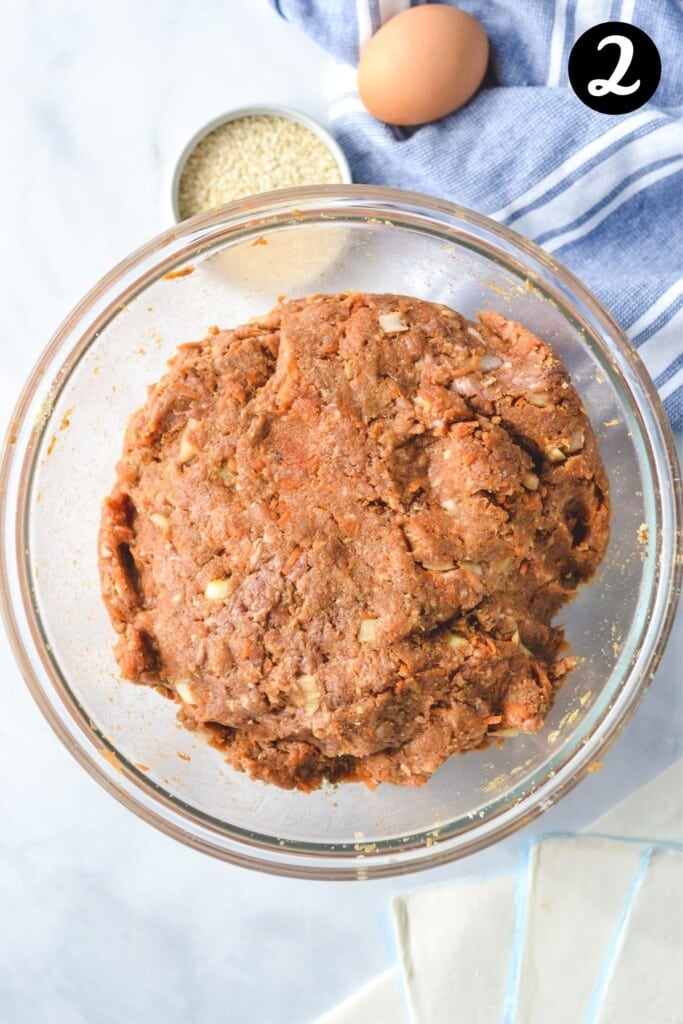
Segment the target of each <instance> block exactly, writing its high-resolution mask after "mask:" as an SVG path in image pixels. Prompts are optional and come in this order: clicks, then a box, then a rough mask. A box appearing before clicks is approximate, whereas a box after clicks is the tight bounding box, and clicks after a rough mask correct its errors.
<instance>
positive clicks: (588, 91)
mask: <svg viewBox="0 0 683 1024" xmlns="http://www.w3.org/2000/svg"><path fill="white" fill-rule="evenodd" d="M567 70H568V72H569V81H570V83H571V87H572V89H573V90H574V92H575V93H576V95H577V96H578V97H579V99H580V100H581V102H582V103H585V104H586V106H587V107H590V108H591V109H592V110H597V111H598V112H599V113H600V114H630V113H631V111H632V110H637V109H638V107H642V106H643V104H644V103H647V101H648V100H649V99H650V97H651V96H652V95H653V94H654V91H655V89H656V88H657V86H658V85H659V79H660V78H661V74H662V61H661V59H660V56H659V51H658V49H657V47H656V46H655V44H654V43H653V42H652V40H651V39H650V37H649V35H648V34H647V33H646V32H643V30H642V29H640V28H636V26H635V25H629V24H628V22H626V21H604V22H602V24H601V25H594V26H593V28H589V29H588V31H587V32H584V33H583V35H582V36H579V38H578V39H577V40H576V42H575V43H574V45H573V47H572V52H571V53H570V54H569V66H568V69H567Z"/></svg>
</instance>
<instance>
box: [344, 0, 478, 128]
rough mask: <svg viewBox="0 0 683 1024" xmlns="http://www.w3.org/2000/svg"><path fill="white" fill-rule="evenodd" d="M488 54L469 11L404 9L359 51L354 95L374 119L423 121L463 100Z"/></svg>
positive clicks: (404, 122) (433, 6) (473, 89)
mask: <svg viewBox="0 0 683 1024" xmlns="http://www.w3.org/2000/svg"><path fill="white" fill-rule="evenodd" d="M488 56H489V44H488V39H487V38H486V33H485V31H484V29H483V28H482V26H481V24H480V23H479V22H478V21H477V19H476V18H473V17H472V15H471V14H466V13H465V11H459V10H457V9H456V8H455V7H449V6H448V5H447V4H425V5H424V6H421V7H410V8H408V10H405V11H402V12H401V13H400V14H397V15H395V16H394V17H393V18H390V19H389V21H387V22H385V24H384V25H382V27H381V28H380V29H379V31H378V32H376V33H375V35H374V36H373V37H372V39H371V40H370V42H369V43H368V44H367V46H366V48H365V50H364V51H363V54H362V56H361V59H360V63H359V65H358V91H359V93H360V98H361V100H362V101H363V103H364V104H365V106H366V107H367V109H368V110H369V111H370V113H371V114H374V116H375V117H377V118H379V119H380V121H386V122H387V123H388V124H397V125H415V124H425V123H426V122H427V121H434V120H436V118H438V117H444V116H445V115H446V114H450V113H452V112H453V111H454V110H457V109H458V107H461V106H462V105H463V104H464V103H467V101H468V99H470V97H471V96H472V95H473V94H474V93H475V92H476V91H477V89H478V88H479V86H480V85H481V81H482V79H483V77H484V73H485V71H486V64H487V62H488Z"/></svg>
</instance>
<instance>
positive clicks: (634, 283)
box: [269, 0, 683, 429]
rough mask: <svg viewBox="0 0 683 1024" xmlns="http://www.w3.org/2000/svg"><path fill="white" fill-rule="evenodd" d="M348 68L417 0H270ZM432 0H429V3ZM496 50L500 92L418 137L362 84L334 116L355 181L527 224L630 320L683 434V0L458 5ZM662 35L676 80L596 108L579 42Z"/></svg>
mask: <svg viewBox="0 0 683 1024" xmlns="http://www.w3.org/2000/svg"><path fill="white" fill-rule="evenodd" d="M269 2H270V3H271V4H272V5H273V6H274V7H275V8H276V10H277V11H278V12H279V13H280V14H281V15H282V16H283V17H285V18H286V19H288V20H290V21H292V22H295V23H297V24H298V25H299V26H300V27H301V28H303V29H304V30H305V31H306V32H307V33H308V34H309V35H311V36H312V37H313V38H314V39H315V40H316V41H317V42H319V43H320V44H321V45H322V46H324V47H325V48H326V49H328V50H329V51H331V52H332V53H333V54H334V55H335V56H336V57H337V58H338V59H339V60H340V61H341V62H345V63H346V64H347V65H349V66H352V67H355V65H356V64H357V62H358V55H359V53H360V52H361V50H362V48H363V45H364V44H365V43H366V42H367V40H368V39H369V38H370V36H371V35H372V33H373V32H375V31H376V30H377V29H378V28H379V27H380V25H381V24H382V23H383V21H386V20H387V19H388V18H389V17H391V16H392V15H394V14H397V13H398V12H399V11H401V10H403V9H405V8H406V7H408V6H410V0H335V2H330V0H269ZM414 2H419V0H414ZM456 6H458V7H460V8H461V9H463V10H466V11H468V12H469V13H471V14H473V15H475V17H477V18H478V19H479V20H480V21H481V22H482V24H483V25H484V27H485V29H486V31H487V33H488V37H489V41H490V44H491V63H490V67H489V71H488V73H487V77H486V80H485V84H484V87H483V88H482V89H481V90H480V91H479V93H478V94H477V95H476V96H475V97H474V98H473V99H472V100H471V101H470V102H469V103H468V104H467V105H466V106H465V107H463V108H462V109H461V110H459V111H458V112H456V113H455V114H451V115H450V116H448V117H445V118H443V119H441V120H440V121H438V122H435V123H433V124H429V125H424V126H422V127H420V128H418V129H417V130H416V131H414V132H412V133H406V132H402V131H401V130H397V129H395V128H391V127H389V126H387V125H384V124H382V123H380V122H379V121H376V120H375V119H374V118H373V117H371V115H370V114H368V113H367V112H366V111H365V110H364V108H363V106H362V104H361V103H360V100H359V98H358V95H357V93H356V91H355V75H354V74H353V73H352V72H351V70H350V67H349V69H348V74H347V75H346V76H340V80H343V79H344V77H345V79H346V88H342V89H341V90H340V93H339V94H338V95H337V96H336V97H335V98H334V100H333V103H332V107H331V110H330V119H331V123H332V130H333V131H334V133H335V135H336V136H337V138H338V140H339V142H340V143H341V145H342V146H343V148H344V151H345V153H346V155H347V157H348V159H349V163H350V165H351V170H352V173H353V177H354V181H356V182H363V183H368V184H369V183H376V184H382V185H394V186H397V187H401V188H408V189H414V190H415V191H418V192H424V193H428V194H431V195H436V196H440V197H442V198H447V199H451V200H452V201H454V202H457V203H459V204H461V205H462V206H467V207H470V208H472V209H474V210H478V211H480V212H481V213H485V214H488V215H489V216H492V217H495V218H496V219H497V220H499V221H502V222H503V223H505V224H507V225H509V226H510V227H512V228H514V229H515V230H516V231H518V232H520V233H521V234H523V235H526V237H527V238H531V239H532V240H533V241H535V242H537V243H538V244H539V245H541V246H542V247H543V248H544V249H546V250H547V251H548V252H550V253H552V254H553V255H554V256H557V258H558V259H559V260H561V261H562V262H563V263H565V264H566V265H567V266H568V267H570V268H571V269H572V270H573V271H574V272H575V273H576V274H577V276H578V277H580V278H581V279H582V280H583V281H584V282H585V283H586V284H587V285H588V286H589V287H590V288H591V289H592V290H593V291H594V292H595V294H596V295H597V296H598V297H599V298H600V299H601V301H602V302H603V304H604V305H605V306H606V308H607V309H609V310H610V312H611V313H612V315H613V316H614V318H615V319H616V320H617V321H618V322H619V323H620V324H621V326H622V327H623V328H624V329H625V331H626V332H627V334H628V335H629V337H630V338H631V339H632V341H633V343H634V344H635V345H636V346H637V348H638V351H639V353H640V355H641V357H642V359H643V361H644V363H645V365H646V366H647V368H648V370H649V372H650V374H651V376H652V377H653V379H654V381H655V383H656V385H657V387H658V389H659V393H660V395H661V396H662V399H663V400H664V405H665V408H666V410H667V412H668V414H669V417H670V419H671V422H672V424H673V426H674V427H675V428H678V429H680V428H682V427H683V59H682V54H683V2H682V0H527V2H526V3H520V2H519V0H458V2H457V4H456ZM604 21H625V22H630V23H632V24H635V25H637V26H638V27H639V28H642V29H643V30H644V31H645V32H647V34H648V35H649V36H650V37H651V39H653V40H654V42H655V44H656V46H657V48H658V50H659V53H660V56H661V59H662V78H661V81H660V84H659V86H658V88H657V90H656V92H655V94H654V96H653V97H652V99H651V100H650V101H649V102H648V103H647V104H645V105H644V106H643V107H641V108H640V109H639V110H636V111H635V112H634V113H632V114H626V115H619V116H610V115H607V114H599V113H595V112H594V111H592V110H590V109H589V108H588V107H586V106H584V105H583V104H582V103H581V101H580V100H579V99H577V97H576V96H575V95H574V93H573V91H572V89H571V87H570V85H569V82H568V77H567V61H568V58H569V52H570V50H571V47H572V45H573V43H574V41H575V40H576V39H578V37H579V36H580V35H582V33H583V32H585V31H586V29H588V28H590V27H591V26H592V25H596V24H599V23H600V22H604Z"/></svg>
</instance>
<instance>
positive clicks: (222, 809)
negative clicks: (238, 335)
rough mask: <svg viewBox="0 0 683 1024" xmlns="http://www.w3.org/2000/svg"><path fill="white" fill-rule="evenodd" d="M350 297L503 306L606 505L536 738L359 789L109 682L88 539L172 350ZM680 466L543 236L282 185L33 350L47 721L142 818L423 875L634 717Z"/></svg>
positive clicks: (205, 838)
mask: <svg viewBox="0 0 683 1024" xmlns="http://www.w3.org/2000/svg"><path fill="white" fill-rule="evenodd" d="M264 242H266V243H267V244H263V243H264ZM257 243H258V244H257ZM190 269H191V272H189V271H190ZM176 271H181V273H180V274H178V273H176ZM182 271H188V272H186V273H182ZM345 289H354V290H363V291H390V292H402V293H406V294H409V295H415V296H419V297H420V298H424V299H432V300H436V301H439V302H443V303H446V304H447V305H450V306H453V307H455V308H456V309H458V310H460V311H462V312H463V313H465V314H467V315H469V316H473V315H474V314H475V313H476V311H477V310H478V309H481V308H484V307H487V306H490V307H492V308H494V309H498V310H500V311H501V312H503V313H505V314H506V315H508V316H510V317H512V318H514V319H516V320H520V321H521V322H522V323H524V324H525V325H527V326H528V327H530V328H531V329H532V330H533V331H535V332H536V333H537V334H539V335H540V336H541V337H543V338H544V339H546V340H547V341H549V342H550V343H551V344H552V345H553V346H554V348H555V349H556V351H557V352H558V353H559V355H560V356H561V358H562V359H563V360H564V362H565V364H566V366H567V367H568V369H569V371H570V373H571V375H572V377H573V380H574V382H575V385H576V387H577V389H578V390H579V392H580V394H581V396H582V399H583V402H584V404H585V407H586V409H587V411H588V414H589V416H590V418H591V420H592V422H593V425H594V427H595V429H596V431H597V434H598V436H599V439H600V446H601V450H602V455H603V458H604V461H605V464H606V466H607V470H608V473H609V478H610V484H611V490H612V503H613V509H614V518H613V522H612V537H611V542H610V546H609V550H608V553H607V556H606V558H605V560H604V562H603V564H602V566H601V568H600V570H599V572H598V574H597V576H596V578H595V579H594V580H593V581H592V582H591V583H590V584H589V585H586V586H583V587H582V588H581V590H580V591H579V594H578V596H577V597H576V599H575V600H574V602H573V603H572V604H571V605H569V606H568V607H567V608H566V609H565V611H564V613H563V615H562V621H563V623H564V625H565V629H566V635H567V639H568V641H569V643H570V644H571V647H572V650H573V653H574V654H576V655H578V656H579V658H580V662H579V664H578V666H577V667H576V668H575V669H574V671H573V672H572V673H571V674H570V676H569V677H568V679H567V681H566V683H565V685H564V686H563V688H562V689H561V691H560V693H559V695H558V698H557V701H556V704H555V706H554V708H553V710H552V712H551V714H550V715H549V718H548V720H547V723H546V725H545V728H544V729H543V730H542V731H541V732H540V733H537V734H534V735H520V736H517V737H513V738H509V739H507V740H506V741H505V742H504V744H503V745H502V746H500V747H499V746H496V745H492V746H491V747H490V748H488V749H486V750H482V751H477V752H474V753H470V754H467V755H466V756H463V757H454V758H451V760H450V761H449V762H448V763H447V764H446V765H444V766H443V767H442V768H441V769H440V770H439V771H438V772H437V773H436V774H435V776H434V777H433V778H432V780H431V781H430V782H429V784H428V785H426V786H424V787H422V788H419V789H405V788H396V787H392V786H388V785H384V786H380V787H379V788H378V789H377V790H376V791H374V792H371V791H370V790H369V789H367V788H366V787H365V786H363V785H357V784H351V785H349V784H347V785H343V786H339V787H337V788H333V787H328V788H325V789H323V790H320V791H318V792H315V793H312V794H302V793H298V792H285V791H281V790H279V789H277V788H275V787H273V786H268V785H265V784H263V783H261V782H254V781H251V780H250V779H249V778H247V777H246V776H245V775H242V774H239V773H238V772H235V771H234V770H233V769H231V768H230V767H229V766H228V765H226V764H225V762H224V760H223V758H222V756H221V754H220V753H219V752H218V751H216V750H214V749H212V748H210V747H209V746H207V745H206V744H204V743H203V742H202V741H201V740H200V739H198V738H197V737H193V736H192V735H191V734H190V733H188V732H186V731H184V730H181V729H180V728H179V727H178V725H177V723H176V719H175V710H176V709H175V706H174V705H173V704H172V703H171V702H169V701H166V700H162V699H161V698H160V697H159V696H158V694H156V693H155V692H154V691H152V690H149V689H147V688H144V687H135V686H132V685H131V684H130V683H128V682H123V681H121V680H120V679H119V676H118V671H117V666H116V663H115V661H114V656H113V652H112V649H113V641H114V634H113V631H112V628H111V625H110V623H109V620H108V617H107V614H106V612H105V609H104V606H103V604H102V601H101V599H100V593H99V581H98V572H97V544H96V535H97V529H98V523H99V517H100V507H101V501H102V498H103V496H104V495H105V494H107V493H108V492H109V490H110V488H111V485H112V483H113V470H114V464H115V462H116V460H117V458H118V455H119V453H120V450H121V444H122V435H123V429H124V424H125V422H126V420H127V418H128V416H129V414H130V413H131V412H132V411H133V410H134V409H136V408H138V407H139V406H140V405H141V404H142V403H143V401H144V399H145V389H146V385H147V384H149V383H151V382H153V381H154V380H156V379H157V378H158V377H159V376H160V375H161V374H162V372H163V371H164V369H165V364H166V360H167V359H168V358H169V356H170V355H171V354H172V352H173V351H174V349H175V347H176V345H177V344H179V343H180V342H183V341H187V340H189V339H198V338H201V337H202V336H203V335H204V334H205V332H206V329H207V328H208V327H209V326H211V325H213V324H218V325H220V326H223V327H228V326H234V325H236V324H238V323H242V322H244V321H245V320H247V319H249V317H251V316H253V315H254V314H257V313H262V312H264V311H265V310H268V309H269V308H270V307H271V306H272V305H273V304H274V303H275V301H276V299H277V297H278V296H279V295H282V294H287V295H289V296H294V295H301V294H307V293H312V292H334V291H340V290H345ZM398 343H400V335H399V336H397V344H398ZM675 466H677V461H676V459H675V455H674V453H673V445H672V439H671V436H670V431H669V428H668V424H667V422H666V419H665V417H664V414H663V411H662V407H661V405H660V402H659V399H658V397H657V395H656V393H655V391H654V389H653V387H652V384H651V382H650V380H649V379H648V377H647V375H646V374H645V372H644V371H643V369H642V366H641V364H640V362H639V360H638V359H637V357H636V356H635V354H634V352H633V350H632V348H631V346H630V345H629V343H628V342H627V340H626V338H625V337H624V335H623V334H622V333H621V331H620V330H619V329H618V328H617V326H616V325H615V324H614V322H613V321H612V320H611V319H610V317H609V316H608V315H607V314H606V313H605V311H604V310H603V309H602V308H601V307H600V305H599V304H598V302H597V301H596V300H595V299H594V298H593V296H592V295H590V293H589V292H588V291H587V290H586V289H585V288H584V287H583V286H582V285H581V284H580V283H579V281H577V280H576V278H574V277H573V276H572V275H571V274H570V273H569V272H568V271H567V270H566V269H564V268H563V267H562V266H560V265H559V264H557V263H556V262H555V261H554V260H553V259H552V258H551V257H550V256H548V255H546V254H545V253H543V252H541V251H540V250H539V249H537V248H536V247H535V246H534V245H532V244H531V243H529V242H527V241H526V240H524V239H523V238H521V237H520V236H518V235H516V234H514V233H513V232H511V231H508V230H507V229H506V228H504V227H501V226H499V225H498V224H496V223H494V222H492V221H490V220H488V219H487V218H485V217H481V216H479V215H477V214H474V213H471V212H469V211H467V210H463V209H460V208H458V207H456V206H453V205H451V204H450V203H446V202H441V201H437V200H433V199H428V198H426V197H424V196H419V195H415V194H412V193H407V192H401V191H397V190H389V189H379V188H376V187H361V186H348V187H341V186H340V187H337V186H329V187H322V188H321V187H316V188H306V189H296V190H291V191H282V192H277V193H270V194H267V195H263V196H260V197H258V198H254V199H252V200H250V201H242V202H238V203H234V204H232V205H230V206H227V207H225V208H223V209H222V210H219V211H217V212H212V213H209V214H205V215H200V216H199V217H196V218H194V219H193V220H190V221H186V222H184V223H183V224H181V225H179V226H177V227H175V228H173V229H172V230H170V231H167V232H166V233H165V234H163V235H160V236H159V237H158V238H156V239H154V240H153V241H152V242H150V243H149V244H148V245H146V246H144V247H143V248H142V249H140V250H138V252H136V253H134V254H133V255H132V256H131V257H130V258H129V259H127V260H125V261H124V262H123V263H121V264H120V265H119V266H118V267H116V268H115V269H114V270H113V271H112V272H111V273H110V274H108V275H107V276H106V277H105V278H104V279H103V280H102V281H100V283H99V284H97V285H96V286H95V288H94V289H93V290H92V291H91V292H90V293H89V294H88V295H87V296H86V297H85V298H84V299H83V301H82V302H81V303H80V304H79V305H78V306H77V307H76V309H75V310H74V311H73V312H72V313H71V315H70V316H69V317H68V318H67V320H66V321H65V322H64V323H63V324H62V326H61V327H60V328H59V330H58V331H57V333H56V334H55V336H54V338H53V339H52V341H51V342H50V344H49V346H48V348H47V349H46V351H45V352H44V354H43V355H42V356H41V358H40V361H39V363H38V365H37V366H36V368H35V370H34V372H33V374H32V376H31V379H30V380H29V382H28V383H27V385H26V388H25V390H24V392H23V394H22V395H21V398H20V400H19V403H18V406H17V409H16V411H15V414H14V419H13V423H12V428H11V433H10V436H9V438H8V443H7V445H6V449H5V453H4V459H3V464H2V470H1V479H0V488H2V492H1V493H2V499H1V500H2V505H3V507H2V524H1V528H2V531H3V533H2V549H1V553H2V605H3V611H4V617H5V621H6V625H7V628H8V632H9V635H10V638H11V641H12V644H13V647H14V650H15V652H16V657H17V659H18V661H19V663H20V665H21V669H22V671H23V674H24V676H25V678H26V681H27V683H28V685H29V687H30V689H31V692H32V693H33V695H34V697H35V699H36V701H37V702H38V704H39V706H40V708H41V710H42V711H43V713H44V714H45V716H46V717H47V719H48V720H49V722H50V724H51V725H52V726H53V728H54V730H55V732H56V733H57V734H58V735H59V736H60V738H61V739H62V740H63V742H64V743H65V744H66V746H67V747H68V748H69V749H70V750H71V752H72V753H73V754H74V755H75V757H76V758H77V759H78V760H79V761H80V763H81V764H82V765H83V766H84V767H85V768H86V769H87V771H89V772H90V773H91V774H92V775H93V776H94V777H95V778H96V779H97V780H98V781H99V782H100V783H101V784H102V785H103V786H104V787H105V788H106V789H108V790H109V791H110V792H111V793H113V794H114V795H115V796H116V797H118V798H119V799H120V800H121V801H122V802H123V803H124V804H125V805H126V806H127V807H129V808H130V809H131V810H133V811H135V812H136V813H137V814H139V815H140V816H141V817H142V818H144V819H145V820H146V821H148V822H150V823H151V824H154V825H156V826H157V827H158V828H161V829H163V830H164V831H165V832H167V833H168V834H169V835H172V836H174V837H176V838H177V839H180V840H182V841H184V842H186V843H188V844H190V845H192V846H194V847H196V848H197V849H200V850H204V851H206V852H207V853H211V854H214V855H216V856H218V857H222V858H225V859H226V860H230V861H233V862H235V863H238V864H242V865H246V866H249V867H256V868H260V869H263V870H267V871H272V872H279V873H282V874H290V875H298V876H304V877H326V878H358V877H361V878H362V877H368V876H377V875H387V874H392V873H399V872H404V871H409V870H414V869H416V868H418V867H426V866H429V865H432V864H437V863H442V862H444V861H446V860H449V859H452V858H455V857H460V856H463V855H465V854H469V853H472V852H473V851H475V850H478V849H481V848H483V847H485V846H487V845H489V844H490V843H493V842H495V841H497V840H499V839H500V838H501V837H503V836H506V835H508V834H509V833H510V832H512V831H513V830H514V829H516V828H519V827H520V826H521V825H523V824H525V823H526V822H528V821H529V820H530V819H532V818H533V817H534V816H535V815H537V814H539V813H540V812H541V811H543V810H545V809H546V808H548V807H549V806H551V805H552V804H553V803H554V802H555V801H557V800H558V799H559V798H560V797H561V796H562V795H563V794H564V793H566V792H567V791H568V790H569V789H570V788H571V787H572V786H573V785H574V784H575V783H576V782H577V781H578V780H579V779H580V778H581V777H582V776H583V775H584V774H585V773H586V771H587V770H588V769H589V767H590V765H591V764H592V763H593V762H594V761H595V760H596V758H598V757H599V756H600V754H601V752H602V751H603V750H604V748H605V747H606V745H607V744H608V743H609V742H610V741H611V740H613V739H614V737H615V735H616V734H617V733H618V732H619V730H620V729H621V728H622V727H623V726H624V724H625V723H626V721H627V720H628V718H629V717H630V715H631V714H632V712H633V710H634V709H635V707H636V705H637V704H638V701H639V699H640V698H641V696H642V694H643V692H644V690H645V688H646V686H647V684H648V682H649V680H650V679H651V677H652V674H653V672H654V670H655V668H656V666H657V664H658V661H659V658H660V656H661V653H662V649H663V646H664V644H665V641H666V638H667V633H668V630H669V629H670V626H671V621H672V617H673V612H674V605H675V600H676V596H677V590H680V557H678V560H677V554H676V552H677V545H678V543H679V539H680V531H679V513H678V512H677V498H676V494H677V484H676V472H675V469H674V467H675ZM677 566H678V568H677Z"/></svg>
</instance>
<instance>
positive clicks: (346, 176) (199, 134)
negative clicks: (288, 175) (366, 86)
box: [171, 106, 352, 222]
mask: <svg viewBox="0 0 683 1024" xmlns="http://www.w3.org/2000/svg"><path fill="white" fill-rule="evenodd" d="M264 116H272V117H282V118H285V119H286V120H289V121H294V122H295V123H296V124H300V125H303V127H304V128H308V130H309V131H310V132H312V133H313V135H315V136H316V137H317V138H318V139H320V141H321V142H322V143H324V145H325V146H326V147H327V149H328V150H329V151H330V153H331V154H332V156H333V157H334V160H335V163H336V164H337V167H338V168H339V174H340V176H341V181H340V183H341V184H344V185H349V184H351V181H352V178H351V170H350V168H349V164H348V161H347V159H346V157H345V156H344V153H343V151H342V149H341V147H340V146H339V144H338V143H337V142H336V141H335V139H334V138H333V137H332V135H330V133H329V132H328V131H326V129H325V128H323V127H321V125H319V124H318V122H317V121H314V120H313V119H312V118H310V117H308V116H307V115H306V114H302V113H300V112H299V111H298V110H294V109H293V108H292V107H281V106H251V107H237V108H235V109H234V110H229V111H227V112H226V113H225V114H220V115H219V116H218V117H214V118H213V119H212V120H211V121H208V122H207V123H206V124H205V125H203V126H202V127H201V128H199V129H198V131H196V132H195V133H194V135H193V136H192V138H191V139H190V140H189V141H188V143H187V144H186V146H185V148H184V149H183V151H182V153H181V154H180V156H179V157H178V160H177V162H176V165H175V169H174V172H173V178H172V180H171V208H172V213H173V219H174V220H175V221H176V222H180V221H181V220H183V218H182V217H181V216H180V203H179V194H180V181H181V178H182V176H183V172H184V170H185V166H186V164H187V161H188V159H189V158H190V156H191V154H192V153H193V152H194V151H195V149H196V148H197V146H198V145H199V143H200V142H201V141H202V140H203V139H205V138H206V136H207V135H210V134H211V132H213V131H215V129H216V128H220V127H222V126H223V125H224V124H228V123H229V122H230V121H239V120H240V119H241V118H243V117H264ZM304 184H306V183H304ZM308 184H315V183H308Z"/></svg>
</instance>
